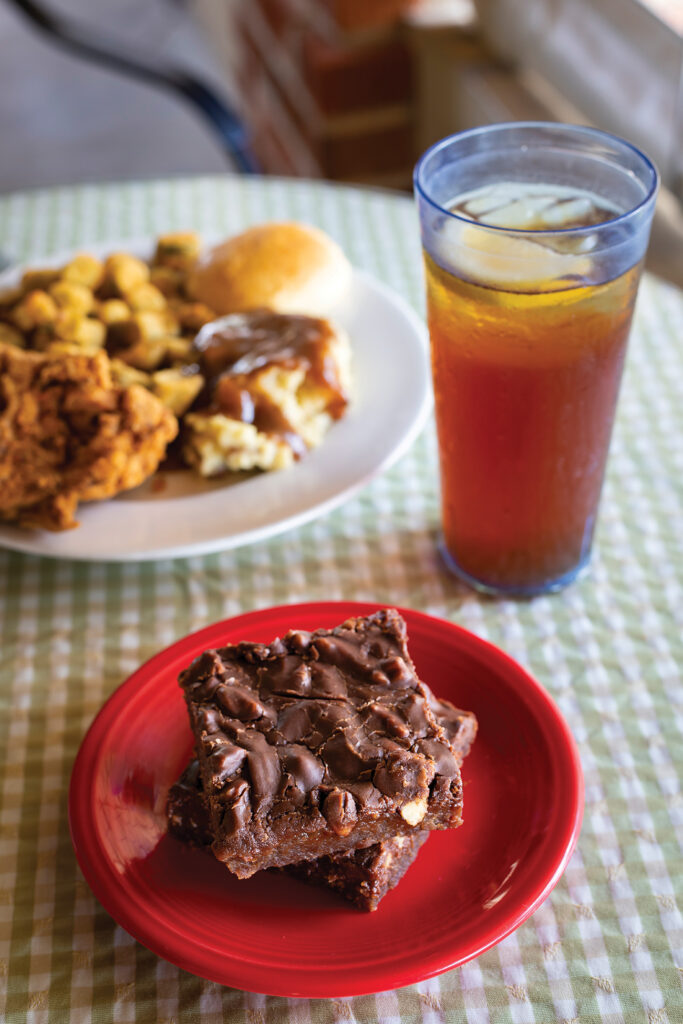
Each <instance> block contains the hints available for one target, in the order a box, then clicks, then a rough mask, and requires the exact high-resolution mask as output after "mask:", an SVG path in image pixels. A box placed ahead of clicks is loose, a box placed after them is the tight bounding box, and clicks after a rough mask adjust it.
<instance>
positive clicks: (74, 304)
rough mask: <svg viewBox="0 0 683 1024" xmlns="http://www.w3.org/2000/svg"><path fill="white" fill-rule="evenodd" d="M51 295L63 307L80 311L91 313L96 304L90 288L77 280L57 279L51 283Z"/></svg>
mask: <svg viewBox="0 0 683 1024" xmlns="http://www.w3.org/2000/svg"><path fill="white" fill-rule="evenodd" d="M49 291H50V295H51V296H52V298H53V299H54V300H55V302H56V303H57V305H58V306H60V307H61V308H62V309H75V310H77V311H78V312H79V313H83V315H85V314H86V313H90V311H91V310H92V308H93V306H94V305H95V296H94V295H93V293H92V291H91V290H90V288H87V287H86V286H85V285H84V284H78V283H77V282H76V281H55V283H54V284H51V285H50V288H49Z"/></svg>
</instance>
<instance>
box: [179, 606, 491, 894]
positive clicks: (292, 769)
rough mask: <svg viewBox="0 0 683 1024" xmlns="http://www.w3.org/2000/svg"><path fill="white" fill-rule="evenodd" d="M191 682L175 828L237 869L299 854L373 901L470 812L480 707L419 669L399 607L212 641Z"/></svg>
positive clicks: (188, 674) (328, 880)
mask: <svg viewBox="0 0 683 1024" xmlns="http://www.w3.org/2000/svg"><path fill="white" fill-rule="evenodd" d="M180 684H181V686H182V688H183V690H184V692H185V699H186V702H187V708H188V712H189V715H190V722H191V726H192V731H193V734H194V740H195V751H194V758H193V760H192V762H191V764H190V765H189V766H188V768H187V769H186V770H185V772H184V773H183V775H182V776H181V778H180V779H179V781H178V782H177V783H176V784H175V785H174V786H173V787H172V788H171V791H170V793H169V798H168V817H169V829H170V831H171V833H172V834H173V835H175V836H176V837H177V838H179V839H181V840H184V841H186V842H189V843H192V844H194V845H198V846H202V847H205V848H207V850H210V851H211V852H212V853H213V855H214V856H215V857H217V858H218V860H220V861H222V862H223V863H224V864H225V865H226V867H227V868H228V869H229V870H230V871H231V872H232V873H233V874H234V875H236V876H237V877H238V878H248V877H250V876H251V875H253V874H254V873H255V872H257V871H261V870H264V869H267V868H279V869H285V870H286V871H287V872H288V873H290V874H292V875H294V876H295V877H297V878H300V879H303V880H304V881H307V882H314V883H319V884H320V883H322V884H324V885H327V886H329V887H330V888H332V889H334V890H336V891H338V892H340V893H341V894H342V895H343V896H345V897H346V898H347V899H350V900H351V901H353V902H354V903H356V904H357V905H358V906H359V907H361V908H363V909H366V910H374V909H375V908H376V907H377V905H378V903H379V901H380V900H381V899H382V897H383V896H384V895H385V893H386V892H387V891H388V890H389V889H391V888H392V887H393V886H395V885H396V884H397V883H398V882H399V880H400V879H401V878H402V877H403V875H404V874H405V872H406V870H407V869H408V867H409V866H410V864H412V862H413V860H414V859H415V857H416V856H417V853H418V851H419V849H420V847H421V846H422V844H423V843H424V842H425V840H426V839H427V837H428V835H429V832H430V831H431V830H433V829H445V828H455V827H457V826H458V825H459V824H460V822H461V815H462V783H461V778H460V763H461V762H462V759H463V758H464V757H465V756H466V754H467V753H468V751H469V748H470V745H471V743H472V741H473V739H474V737H475V734H476V729H477V723H476V719H475V717H474V715H472V714H471V713H469V712H466V711H459V710H457V709H456V708H454V707H453V705H451V704H449V703H448V702H447V701H440V700H437V698H436V697H435V696H434V695H433V693H432V692H431V690H430V689H429V687H427V686H426V685H425V684H424V683H422V682H421V681H420V680H419V678H418V676H417V673H416V671H415V666H414V665H413V663H412V660H411V658H410V655H409V653H408V648H407V638H406V627H405V622H404V621H403V619H402V618H401V616H400V615H399V614H398V612H396V611H392V610H383V611H379V612H377V613H375V614H374V615H371V616H368V617H366V618H355V619H349V620H347V621H346V622H344V623H343V624H342V625H341V626H338V627H336V628H335V629H331V630H326V629H319V630H316V631H315V632H312V633H309V632H304V631H300V630H299V631H290V632H289V633H288V634H287V635H286V636H285V637H283V638H282V639H277V640H275V641H274V642H273V643H271V644H267V645H266V644H253V643H239V644H234V645H230V646H227V647H224V648H221V649H220V650H216V651H206V652H204V653H203V654H202V655H200V657H198V658H197V659H196V660H195V661H194V662H193V663H192V665H191V666H190V667H189V668H188V669H187V670H186V671H185V672H183V673H182V674H181V676H180Z"/></svg>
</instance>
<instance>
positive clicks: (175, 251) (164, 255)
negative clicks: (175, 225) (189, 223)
mask: <svg viewBox="0 0 683 1024" xmlns="http://www.w3.org/2000/svg"><path fill="white" fill-rule="evenodd" d="M201 247H202V242H201V238H200V237H199V235H198V234H197V233H196V232H195V231H174V232H173V233H172V234H168V235H161V236H160V237H159V239H158V240H157V248H156V252H155V254H154V260H153V262H154V263H156V264H158V265H160V266H163V267H172V268H174V269H176V270H187V269H188V268H189V267H191V266H192V264H193V263H194V262H195V260H196V259H197V257H198V256H199V251H200V249H201Z"/></svg>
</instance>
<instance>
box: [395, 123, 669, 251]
mask: <svg viewBox="0 0 683 1024" xmlns="http://www.w3.org/2000/svg"><path fill="white" fill-rule="evenodd" d="M515 128H554V129H563V130H564V131H566V132H567V133H568V134H577V135H592V136H594V137H596V138H598V139H607V140H609V141H610V142H612V143H615V142H616V143H618V144H619V145H620V146H623V147H624V148H625V149H627V150H631V152H633V153H635V154H636V156H637V157H638V158H639V159H640V160H642V162H643V164H644V165H645V167H646V168H647V169H648V170H649V171H650V174H651V177H652V181H651V183H650V188H649V189H648V192H647V194H646V195H645V196H644V197H643V199H641V200H640V202H638V203H637V204H636V205H635V206H632V207H631V209H630V210H625V211H624V212H623V213H620V214H619V215H618V216H616V217H610V218H609V220H603V221H601V222H600V223H599V224H593V225H591V226H590V227H589V226H583V227H581V226H580V227H573V228H510V227H502V226H501V225H499V224H486V223H484V222H482V221H475V220H471V219H470V218H469V217H463V216H461V214H459V213H455V212H454V211H453V210H447V209H446V207H445V206H442V205H441V203H438V202H437V201H436V200H435V199H433V198H432V197H431V196H430V195H429V194H428V192H427V190H426V188H425V186H424V185H423V183H422V181H421V180H420V176H421V174H422V171H423V169H424V165H425V163H426V162H427V160H428V159H429V158H430V157H432V156H433V155H434V154H435V153H438V152H439V150H441V149H445V148H446V147H447V146H448V145H449V144H450V143H452V142H454V141H455V140H456V139H465V138H468V137H470V138H471V137H473V136H476V135H483V134H484V133H486V132H504V131H506V130H512V129H515ZM658 187H659V171H658V170H657V168H656V166H655V165H654V163H653V162H652V160H650V158H649V156H647V154H646V153H644V152H643V151H642V149H639V148H638V147H637V146H636V145H634V144H633V143H632V142H629V141H628V139H623V138H622V137H621V136H620V135H614V134H613V133H612V132H606V131H603V130H602V129H601V128H592V127H590V126H588V125H580V124H576V125H575V124H568V123H566V122H563V121H498V122H496V123H495V124H484V125H478V126H477V127H476V128H466V129H465V130H464V131H461V132H454V133H453V134H452V135H446V136H445V138H443V139H439V141H438V142H434V143H432V145H431V146H430V147H429V148H428V149H426V150H425V151H424V153H423V154H422V156H421V157H420V158H419V160H418V161H417V163H416V164H415V169H414V171H413V188H414V190H415V192H417V193H418V194H419V195H420V196H421V198H422V199H424V200H425V202H427V203H429V205H430V206H432V207H434V209H435V210H438V211H439V212H440V213H443V214H445V215H446V216H448V217H452V218H453V219H454V220H457V221H459V222H460V223H461V224H468V225H469V226H470V227H471V226H472V225H474V226H475V227H480V228H484V229H485V230H487V231H503V232H505V233H507V234H515V235H533V236H535V237H538V236H539V235H555V236H557V235H571V234H577V233H580V232H586V231H590V232H593V233H594V232H596V231H600V230H602V229H604V228H609V227H613V226H614V225H615V224H619V223H620V222H621V221H624V220H627V219H628V218H629V217H633V216H634V215H635V214H637V213H639V212H640V210H642V209H644V207H646V206H647V205H648V203H650V202H651V201H652V200H653V198H654V197H655V196H656V194H657V189H658Z"/></svg>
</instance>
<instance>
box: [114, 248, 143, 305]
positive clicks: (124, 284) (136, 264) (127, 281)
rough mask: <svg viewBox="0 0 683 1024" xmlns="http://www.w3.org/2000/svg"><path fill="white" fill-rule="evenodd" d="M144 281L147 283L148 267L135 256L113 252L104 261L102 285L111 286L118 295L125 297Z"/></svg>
mask: <svg viewBox="0 0 683 1024" xmlns="http://www.w3.org/2000/svg"><path fill="white" fill-rule="evenodd" d="M146 281H149V267H148V266H147V264H146V263H144V262H143V261H142V260H139V259H138V258H137V256H131V255H130V253H127V252H113V253H112V254H111V255H110V256H107V258H106V260H105V261H104V284H105V286H106V285H108V284H110V285H112V286H113V289H114V291H115V293H116V294H118V295H125V294H126V293H127V292H129V291H131V290H132V289H133V288H136V287H137V286H138V285H140V284H144V283H145V282H146Z"/></svg>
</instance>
